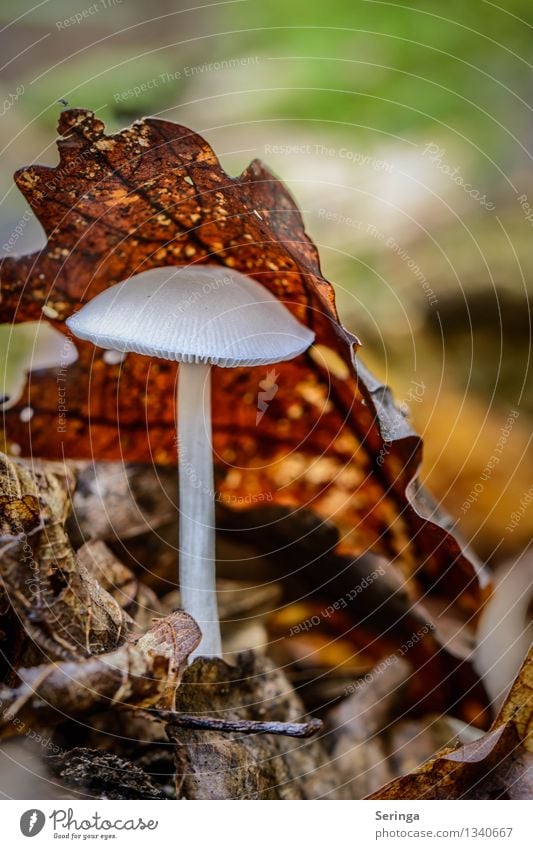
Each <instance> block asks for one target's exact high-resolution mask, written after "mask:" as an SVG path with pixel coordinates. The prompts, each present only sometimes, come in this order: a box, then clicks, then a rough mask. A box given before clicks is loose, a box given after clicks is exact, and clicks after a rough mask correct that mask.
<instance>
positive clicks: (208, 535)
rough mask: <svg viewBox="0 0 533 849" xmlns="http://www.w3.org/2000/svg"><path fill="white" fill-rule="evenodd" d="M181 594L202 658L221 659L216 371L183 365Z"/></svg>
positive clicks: (180, 401) (180, 393)
mask: <svg viewBox="0 0 533 849" xmlns="http://www.w3.org/2000/svg"><path fill="white" fill-rule="evenodd" d="M178 443H179V489H180V592H181V603H182V607H183V609H184V610H186V611H187V613H190V614H191V616H192V617H193V618H194V619H195V620H196V621H197V622H198V625H199V626H200V629H201V631H202V641H201V643H200V645H199V646H198V648H197V649H196V651H195V652H193V654H192V655H191V660H192V659H194V658H195V657H198V656H199V655H203V656H204V657H222V641H221V638H220V623H219V619H218V608H217V596H216V582H215V499H214V496H215V490H214V480H213V449H212V445H211V366H210V365H203V364H190V363H180V367H179V380H178Z"/></svg>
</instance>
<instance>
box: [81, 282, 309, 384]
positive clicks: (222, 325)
mask: <svg viewBox="0 0 533 849" xmlns="http://www.w3.org/2000/svg"><path fill="white" fill-rule="evenodd" d="M67 325H68V327H69V329H70V330H71V331H72V333H73V334H74V335H75V336H78V337H79V338H80V339H85V340H87V341H89V342H93V343H94V344H95V345H98V346H99V347H101V348H113V349H115V350H117V351H122V352H130V351H132V352H135V353H137V354H145V355H147V356H152V357H161V358H163V359H165V360H176V361H177V362H183V363H211V364H213V365H217V366H223V367H228V368H229V367H232V366H258V365H267V364H270V363H279V362H283V361H284V360H291V359H293V357H296V356H298V354H301V353H303V352H304V351H305V350H306V349H307V348H308V347H309V346H310V345H311V344H312V343H313V341H314V338H315V334H314V333H313V332H312V331H311V330H309V328H307V327H305V326H304V325H303V324H301V323H300V322H299V321H297V319H296V318H294V316H293V315H292V313H290V312H289V311H288V309H287V308H286V307H284V306H283V304H282V303H281V302H280V301H279V300H278V299H277V298H275V297H274V295H272V294H271V293H270V292H269V291H268V290H267V289H265V288H264V287H263V286H261V284H260V283H258V282H257V281H256V280H253V279H252V278H251V277H247V276H246V275H244V274H241V273H240V272H238V271H234V270H233V269H231V268H224V267H222V266H218V265H210V266H194V267H193V268H191V267H187V268H175V267H163V268H153V269H150V270H149V271H144V272H142V273H141V274H137V275H135V276H134V277H130V278H129V279H127V280H124V281H123V282H122V283H118V284H117V285H115V286H111V287H110V288H109V289H106V290H105V291H104V292H101V293H100V294H99V295H96V297H94V298H93V299H92V300H91V301H89V302H88V303H87V304H85V306H83V307H82V309H81V310H79V312H77V313H75V314H74V315H72V316H71V317H70V318H69V319H67Z"/></svg>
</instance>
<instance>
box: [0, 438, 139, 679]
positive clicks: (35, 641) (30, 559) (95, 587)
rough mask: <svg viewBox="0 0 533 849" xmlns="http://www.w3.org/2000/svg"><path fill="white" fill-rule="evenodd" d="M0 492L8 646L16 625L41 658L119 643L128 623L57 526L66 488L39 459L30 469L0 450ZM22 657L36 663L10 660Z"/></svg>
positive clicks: (0, 575) (65, 506) (0, 565)
mask: <svg viewBox="0 0 533 849" xmlns="http://www.w3.org/2000/svg"><path fill="white" fill-rule="evenodd" d="M72 483H73V481H72V480H71V481H70V485H71V486H72ZM0 493H2V500H3V514H4V516H5V515H9V516H10V521H9V523H8V524H9V527H8V528H6V530H9V533H4V534H3V535H2V537H1V539H0V581H1V583H0V586H1V589H2V594H3V596H4V598H5V600H6V603H7V610H12V611H13V612H14V614H15V618H14V617H11V621H10V624H9V626H8V627H7V628H6V627H5V625H4V627H3V630H4V633H5V635H6V636H5V640H6V642H7V643H8V652H9V654H10V650H9V644H11V645H12V646H13V648H15V649H17V650H18V649H19V648H20V643H19V641H18V640H17V639H16V635H15V633H14V632H13V628H14V627H15V626H16V627H17V630H18V631H21V630H22V632H23V633H24V635H25V636H26V637H28V638H29V641H30V645H31V646H32V647H33V649H34V650H35V649H38V650H39V651H40V653H41V658H40V662H42V660H43V659H47V660H59V659H62V660H66V659H75V658H78V657H84V656H85V657H87V656H89V655H95V654H99V653H101V652H105V651H110V650H112V649H114V648H116V647H118V646H119V645H120V644H121V643H122V642H123V641H124V640H125V639H126V636H127V634H128V632H129V631H130V630H131V628H132V625H133V621H132V619H131V618H130V617H129V616H128V614H127V613H126V612H125V611H124V609H123V607H122V606H121V605H120V604H119V603H118V601H117V600H116V599H115V598H113V596H112V595H111V594H110V593H109V592H108V591H107V590H106V589H105V588H104V587H103V585H102V583H100V582H99V581H98V580H97V579H96V578H95V576H94V575H93V574H91V572H90V571H89V570H88V569H87V568H86V566H85V565H84V562H83V560H80V559H79V558H78V557H77V556H76V553H75V552H74V549H73V548H72V546H71V544H70V540H69V538H68V535H67V533H66V531H65V527H64V525H65V521H66V518H67V515H68V511H69V509H70V497H69V488H68V486H65V483H64V481H62V480H61V478H59V477H58V476H57V475H54V474H53V473H52V472H50V471H48V467H47V465H46V464H44V465H43V464H33V467H30V466H26V465H25V464H23V463H21V462H13V461H12V460H10V459H9V458H8V457H6V456H5V455H1V454H0ZM21 502H22V503H24V504H29V503H32V504H34V505H35V506H34V509H33V510H32V511H30V513H29V518H28V514H27V513H26V512H25V511H24V510H23V511H22V513H21V512H20V510H19V505H20V503H21ZM27 649H28V651H29V649H30V646H28V647H27ZM28 662H31V663H32V664H33V663H34V662H39V661H36V658H35V657H32V656H31V654H30V655H28V656H26V657H21V656H20V653H19V654H18V655H17V660H16V665H17V666H18V665H21V664H22V665H23V664H25V663H26V664H27V663H28Z"/></svg>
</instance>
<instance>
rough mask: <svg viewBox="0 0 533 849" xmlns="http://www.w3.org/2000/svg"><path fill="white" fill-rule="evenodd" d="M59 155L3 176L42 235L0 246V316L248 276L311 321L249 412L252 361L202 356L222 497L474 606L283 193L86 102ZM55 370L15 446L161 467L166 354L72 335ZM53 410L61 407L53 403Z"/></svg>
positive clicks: (404, 430) (255, 378)
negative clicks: (176, 280)
mask: <svg viewBox="0 0 533 849" xmlns="http://www.w3.org/2000/svg"><path fill="white" fill-rule="evenodd" d="M59 130H60V133H61V138H60V140H59V153H60V162H59V164H58V166H57V167H56V168H44V167H40V166H32V167H30V168H25V169H23V170H22V171H20V172H19V173H18V174H17V175H16V182H17V185H18V187H19V188H20V189H21V191H22V192H23V193H24V195H25V197H26V198H27V200H28V202H29V203H30V205H31V206H32V208H33V210H34V211H35V213H36V215H37V217H38V219H39V221H40V222H41V224H42V226H43V227H44V230H45V232H46V235H47V237H48V242H47V245H46V247H45V248H44V249H43V250H42V251H40V252H39V253H36V254H33V255H29V256H21V257H18V258H15V257H6V258H5V259H4V260H3V262H2V266H1V269H0V281H1V287H2V301H1V312H0V320H2V321H4V322H21V321H27V320H30V319H40V318H42V316H43V310H44V315H45V316H46V317H47V318H49V319H50V320H51V321H52V322H53V323H54V324H55V326H56V327H57V328H58V329H64V325H63V321H64V319H65V318H66V317H67V316H68V315H69V314H70V313H71V312H72V311H73V310H75V309H76V308H77V307H78V305H80V304H81V303H84V302H86V301H87V300H88V299H90V298H91V297H93V296H94V295H96V294H97V293H98V292H100V291H102V290H103V289H105V288H106V287H107V286H109V285H112V284H114V283H117V282H118V281H121V280H123V279H125V278H127V277H129V276H131V275H133V274H136V273H138V272H141V271H144V270H146V269H148V268H151V267H154V266H166V265H169V266H173V265H183V264H190V263H206V262H209V263H215V264H218V265H220V266H222V267H224V266H226V267H230V268H235V269H237V270H239V271H242V272H244V273H247V274H249V275H251V276H252V277H254V278H255V279H257V280H258V281H259V282H260V283H261V284H262V285H264V286H265V287H267V288H268V289H269V290H270V291H272V292H273V293H274V294H275V295H276V296H277V297H278V298H280V299H281V300H283V302H284V303H285V304H286V306H287V307H288V309H290V310H291V311H292V312H293V313H294V315H295V316H296V317H297V318H298V319H299V320H300V321H301V322H303V323H305V324H307V325H309V326H310V327H311V328H312V329H313V330H314V332H315V334H316V344H315V345H314V346H313V347H312V348H311V349H310V351H309V352H307V353H306V354H304V355H302V356H300V357H298V358H296V359H295V360H293V361H291V362H287V363H281V364H280V365H279V366H276V375H277V376H276V386H277V391H276V393H275V395H274V397H273V398H272V400H271V403H270V406H269V409H268V414H265V415H264V416H263V417H262V418H261V421H260V422H259V423H256V413H257V399H258V392H259V389H260V383H261V381H263V380H264V379H265V370H264V368H244V369H215V374H214V380H213V388H214V398H213V418H214V420H213V425H214V454H215V458H216V462H217V487H218V491H219V493H220V498H221V500H222V501H223V502H224V503H226V504H227V506H228V507H229V508H231V509H234V510H238V511H239V510H241V511H242V510H245V509H246V508H247V507H248V506H249V505H250V503H253V504H255V505H261V504H271V505H274V504H276V505H281V506H283V507H284V508H285V509H287V510H288V511H290V510H293V509H294V508H295V507H302V506H305V507H306V508H308V509H309V510H310V511H311V512H312V513H313V514H314V515H315V516H317V517H318V518H319V519H320V520H324V519H327V520H332V521H334V522H335V526H336V532H337V536H336V540H335V549H336V551H337V553H338V554H339V555H343V556H347V557H353V556H354V555H357V554H359V553H361V552H362V551H365V550H368V549H373V550H375V551H376V552H379V553H382V554H384V555H385V556H387V557H388V558H389V559H397V560H398V564H399V566H400V567H401V569H402V570H403V572H404V575H406V576H407V577H408V578H409V579H410V581H409V583H410V586H411V590H412V592H413V594H414V595H415V594H416V593H419V592H421V591H424V590H426V589H427V588H429V587H432V590H433V591H434V592H435V593H437V594H439V595H441V596H443V597H445V598H447V599H452V600H454V601H456V600H458V601H459V605H460V606H462V608H463V609H466V610H467V611H468V612H472V610H475V609H477V606H478V602H479V598H478V592H479V590H478V578H477V575H476V570H475V567H474V565H473V563H472V560H471V559H469V557H468V556H467V555H466V554H465V553H464V552H463V551H462V550H461V546H460V545H459V543H458V542H457V541H456V539H455V538H454V537H453V535H452V534H451V532H450V531H449V530H447V529H446V520H445V519H444V518H443V517H442V516H440V515H439V512H438V510H437V509H436V507H435V505H434V504H433V503H432V502H431V500H430V499H429V498H428V497H427V496H426V494H425V493H424V492H423V491H422V490H421V489H420V487H419V486H418V484H417V483H416V475H417V472H418V468H419V465H420V461H421V440H420V439H419V437H418V436H416V434H414V433H413V432H412V430H411V429H410V427H409V425H408V423H407V421H406V420H405V418H404V416H402V414H401V413H400V412H399V411H398V410H397V409H396V408H395V406H394V404H393V402H392V399H391V395H390V392H389V390H388V389H387V387H385V386H383V385H382V384H381V383H380V382H379V381H377V380H375V379H374V378H373V377H372V376H371V375H370V374H368V372H367V371H366V370H365V369H364V367H363V366H362V365H361V363H360V362H358V361H357V359H356V358H355V356H354V352H355V348H356V346H357V339H356V338H355V337H354V336H353V335H352V334H350V333H349V332H348V331H347V330H345V329H344V328H343V327H342V325H341V324H340V322H339V320H338V316H337V312H336V309H335V299H334V293H333V288H332V286H331V284H330V283H328V282H327V281H326V280H325V279H324V277H323V276H322V274H321V270H320V264H319V258H318V253H317V250H316V248H315V246H314V245H313V243H312V242H311V241H310V240H309V238H308V237H307V235H306V233H305V230H304V225H303V222H302V218H301V215H300V212H299V210H298V208H297V206H296V205H295V203H294V201H293V199H292V197H291V196H290V194H289V193H288V191H287V189H286V188H285V187H284V186H283V185H282V184H281V183H280V182H279V181H278V180H277V179H275V177H273V175H272V174H271V173H270V172H269V171H268V169H267V168H266V167H265V166H264V165H262V164H261V163H260V162H258V161H254V162H252V164H251V165H250V166H249V167H248V168H247V169H246V170H245V171H244V172H243V174H241V175H240V176H239V177H235V178H231V177H229V176H228V175H227V174H226V173H225V172H224V171H223V170H222V168H221V166H220V164H219V162H218V160H217V158H216V156H215V154H214V153H213V151H212V150H211V148H210V147H209V145H208V144H207V143H206V142H205V141H204V139H202V138H201V137H200V136H197V135H195V134H194V133H193V132H191V131H190V130H188V129H186V128H184V127H181V126H179V125H176V124H173V123H170V122H167V121H161V120H156V119H146V120H143V121H139V122H137V123H135V124H134V125H133V126H132V127H131V128H128V129H126V130H123V131H121V132H120V133H118V134H116V135H112V136H108V135H106V134H105V131H104V130H105V128H104V125H103V124H102V122H101V121H100V120H98V119H97V118H96V117H95V116H94V115H93V114H92V113H91V112H88V111H86V110H82V109H74V110H68V111H66V112H64V113H63V114H62V115H61V118H60V124H59ZM76 344H77V346H78V348H79V359H78V360H77V362H76V363H74V364H73V365H71V366H69V367H68V368H65V369H63V370H62V372H61V380H62V385H61V389H62V392H64V393H65V395H64V396H62V397H65V398H67V399H68V403H67V404H66V405H61V404H58V403H57V375H56V373H55V372H54V371H43V372H41V373H35V374H33V375H32V377H31V381H30V384H29V386H28V389H27V391H26V392H25V397H24V401H23V402H21V404H22V403H23V404H24V405H28V404H29V405H30V406H31V408H32V410H33V411H34V414H33V416H32V417H31V419H30V420H29V421H27V422H21V420H20V412H21V404H19V405H17V406H14V407H13V408H12V409H10V410H8V411H7V412H6V415H5V422H6V434H5V435H6V442H7V444H8V446H9V445H10V444H11V443H12V442H16V443H17V445H19V446H20V448H21V450H22V451H23V453H24V454H29V453H30V452H31V453H32V454H34V455H37V456H41V457H63V456H67V457H77V458H84V457H85V458H87V457H90V458H95V459H100V460H109V459H113V458H120V459H126V460H130V461H134V462H143V461H149V462H154V461H155V462H156V463H159V464H163V465H164V464H174V463H175V461H176V457H175V445H174V434H175V426H174V415H175V410H174V387H175V382H176V366H175V365H174V364H172V363H170V362H163V361H156V360H150V359H149V358H144V357H141V356H136V355H133V354H130V355H128V356H127V357H126V358H125V359H124V361H123V362H121V363H119V364H117V363H116V362H115V363H114V364H113V363H110V362H108V361H107V360H109V358H107V359H106V358H105V356H103V355H102V352H101V351H97V350H95V349H94V348H93V347H92V346H91V345H89V344H87V343H82V342H79V343H78V342H77V343H76ZM62 406H63V407H64V406H68V415H66V416H65V415H64V413H63V412H61V407H62Z"/></svg>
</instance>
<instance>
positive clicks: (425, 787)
mask: <svg viewBox="0 0 533 849" xmlns="http://www.w3.org/2000/svg"><path fill="white" fill-rule="evenodd" d="M532 696H533V650H531V651H530V653H529V656H528V657H527V658H526V660H525V662H524V664H523V666H522V668H521V670H520V673H519V675H518V677H517V679H516V681H515V683H514V685H513V687H512V689H511V691H510V693H509V695H508V697H507V699H506V701H505V704H504V705H503V707H502V709H501V711H500V713H499V715H498V716H497V717H496V719H495V721H494V724H493V726H492V728H491V729H490V731H488V732H487V733H486V734H484V735H483V736H482V737H480V738H479V739H477V740H474V741H473V742H471V743H467V744H466V745H464V746H459V747H457V748H455V749H454V748H450V747H447V748H444V749H441V750H440V751H439V752H437V753H436V754H435V755H434V756H433V757H432V758H431V760H429V761H428V762H427V763H425V764H423V765H422V766H421V767H419V768H418V769H417V770H415V771H414V772H412V773H409V774H408V775H404V776H402V777H401V778H398V779H396V780H395V781H392V782H391V783H389V784H387V785H385V786H384V787H382V788H380V789H379V790H378V791H377V792H375V793H374V794H372V795H371V796H369V798H371V799H492V798H498V799H501V798H505V799H531V797H532V795H533V736H532V734H531V726H532V715H533V698H532Z"/></svg>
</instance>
